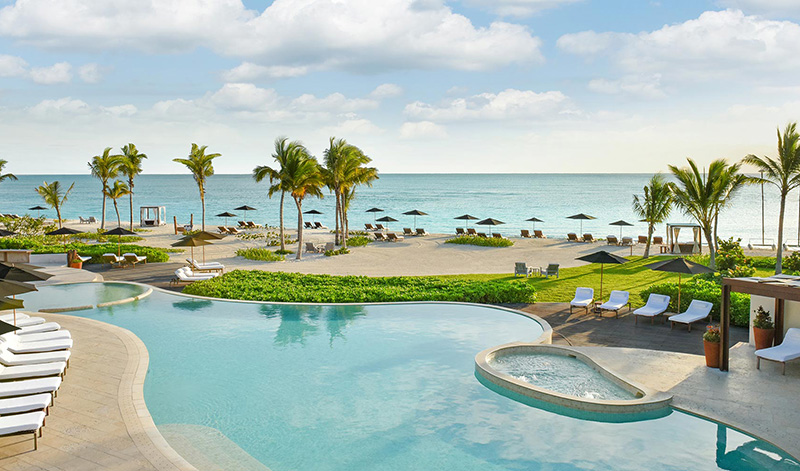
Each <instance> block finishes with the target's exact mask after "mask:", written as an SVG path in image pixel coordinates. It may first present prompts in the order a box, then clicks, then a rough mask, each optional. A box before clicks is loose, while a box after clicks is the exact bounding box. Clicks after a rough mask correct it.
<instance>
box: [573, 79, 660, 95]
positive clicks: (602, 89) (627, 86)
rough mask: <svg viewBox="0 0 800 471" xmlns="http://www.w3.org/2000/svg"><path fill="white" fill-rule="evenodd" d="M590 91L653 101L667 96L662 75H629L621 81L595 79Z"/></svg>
mask: <svg viewBox="0 0 800 471" xmlns="http://www.w3.org/2000/svg"><path fill="white" fill-rule="evenodd" d="M589 90H592V91H594V92H597V93H604V94H608V95H633V96H637V97H641V98H651V99H655V98H663V97H665V96H666V93H664V90H662V89H661V74H652V75H644V76H643V75H629V76H625V77H623V78H621V79H619V80H608V79H603V78H598V79H593V80H592V81H590V82H589Z"/></svg>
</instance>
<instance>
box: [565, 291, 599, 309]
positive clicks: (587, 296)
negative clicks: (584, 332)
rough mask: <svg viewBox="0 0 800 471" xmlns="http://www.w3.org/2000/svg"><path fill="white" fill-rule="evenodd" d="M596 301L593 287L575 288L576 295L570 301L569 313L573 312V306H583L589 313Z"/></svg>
mask: <svg viewBox="0 0 800 471" xmlns="http://www.w3.org/2000/svg"><path fill="white" fill-rule="evenodd" d="M593 301H594V289H593V288H575V297H574V298H572V301H570V302H569V313H570V314H572V308H573V307H582V308H584V309H586V314H589V306H590V305H591V304H592V302H593Z"/></svg>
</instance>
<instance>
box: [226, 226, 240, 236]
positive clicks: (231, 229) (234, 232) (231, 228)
mask: <svg viewBox="0 0 800 471" xmlns="http://www.w3.org/2000/svg"><path fill="white" fill-rule="evenodd" d="M225 229H227V230H228V234H233V235H236V234H241V232H239V230H238V229H236V228H235V227H233V226H226V227H225Z"/></svg>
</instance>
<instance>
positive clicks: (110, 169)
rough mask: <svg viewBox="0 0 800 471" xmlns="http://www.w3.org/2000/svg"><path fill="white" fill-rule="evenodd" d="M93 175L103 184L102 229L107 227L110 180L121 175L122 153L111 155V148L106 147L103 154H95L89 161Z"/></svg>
mask: <svg viewBox="0 0 800 471" xmlns="http://www.w3.org/2000/svg"><path fill="white" fill-rule="evenodd" d="M88 165H89V170H90V171H91V172H92V176H93V177H95V178H97V179H99V180H100V182H101V183H102V184H103V188H102V192H103V214H102V216H101V217H100V229H105V227H106V197H107V196H108V182H109V180H113V179H114V178H116V177H117V175H119V171H120V166H121V165H122V156H121V155H111V148H110V147H106V148H105V150H103V153H102V154H101V155H95V156H94V157H92V160H91V161H90V162H89V163H88Z"/></svg>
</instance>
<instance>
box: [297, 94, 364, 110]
mask: <svg viewBox="0 0 800 471" xmlns="http://www.w3.org/2000/svg"><path fill="white" fill-rule="evenodd" d="M378 104H379V103H378V101H376V100H372V99H368V98H347V97H346V96H344V95H342V94H341V93H331V94H330V95H328V96H326V97H322V98H318V97H316V96H314V95H311V94H308V93H306V94H303V95H300V96H299V97H297V98H295V99H294V100H292V102H291V105H290V106H291V107H292V108H293V109H297V110H303V111H328V112H335V113H346V112H350V111H358V110H368V109H375V108H377V107H378Z"/></svg>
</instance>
